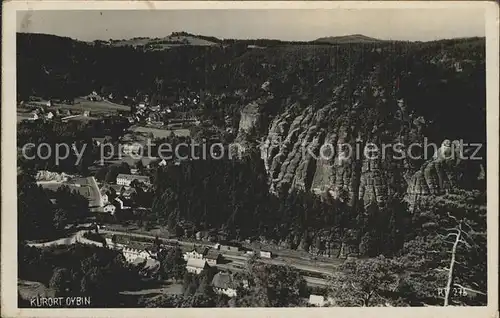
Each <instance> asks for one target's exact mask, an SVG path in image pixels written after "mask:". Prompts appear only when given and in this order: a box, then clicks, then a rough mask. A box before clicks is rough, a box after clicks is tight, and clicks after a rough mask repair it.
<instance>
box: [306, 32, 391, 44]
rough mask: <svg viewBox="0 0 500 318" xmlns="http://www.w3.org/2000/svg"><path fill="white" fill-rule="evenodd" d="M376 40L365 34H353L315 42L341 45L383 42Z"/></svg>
mask: <svg viewBox="0 0 500 318" xmlns="http://www.w3.org/2000/svg"><path fill="white" fill-rule="evenodd" d="M382 41H383V40H379V39H376V38H371V37H369V36H366V35H363V34H351V35H343V36H328V37H323V38H319V39H316V40H314V41H313V42H315V43H328V44H341V43H373V42H382Z"/></svg>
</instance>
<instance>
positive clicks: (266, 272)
mask: <svg viewBox="0 0 500 318" xmlns="http://www.w3.org/2000/svg"><path fill="white" fill-rule="evenodd" d="M251 268H252V272H251V273H250V279H251V280H252V281H253V285H254V288H252V290H251V291H250V292H249V294H247V295H244V296H242V297H239V299H238V300H237V303H238V304H239V305H240V306H248V305H249V306H257V307H288V306H293V305H295V306H297V305H299V304H301V301H302V297H304V295H305V293H306V282H305V280H304V278H303V277H302V276H301V274H300V272H299V271H298V270H297V269H295V268H292V267H289V266H278V265H268V264H262V263H259V264H254V265H253V266H252V267H251Z"/></svg>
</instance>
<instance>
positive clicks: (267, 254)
mask: <svg viewBox="0 0 500 318" xmlns="http://www.w3.org/2000/svg"><path fill="white" fill-rule="evenodd" d="M260 257H262V258H271V257H272V253H271V252H268V251H260Z"/></svg>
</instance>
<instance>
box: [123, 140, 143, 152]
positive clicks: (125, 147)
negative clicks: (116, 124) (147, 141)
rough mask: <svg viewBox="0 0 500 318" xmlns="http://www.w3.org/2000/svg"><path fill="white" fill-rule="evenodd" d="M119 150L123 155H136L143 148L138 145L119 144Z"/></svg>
mask: <svg viewBox="0 0 500 318" xmlns="http://www.w3.org/2000/svg"><path fill="white" fill-rule="evenodd" d="M120 148H121V150H122V153H123V154H124V155H130V154H132V153H133V154H137V153H139V151H140V150H141V149H142V148H143V146H142V145H141V144H140V143H136V142H135V143H130V144H121V145H120Z"/></svg>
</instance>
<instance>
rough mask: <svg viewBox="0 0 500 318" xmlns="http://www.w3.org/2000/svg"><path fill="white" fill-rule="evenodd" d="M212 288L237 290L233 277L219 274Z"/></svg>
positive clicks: (215, 276)
mask: <svg viewBox="0 0 500 318" xmlns="http://www.w3.org/2000/svg"><path fill="white" fill-rule="evenodd" d="M212 286H213V287H215V288H222V289H226V288H233V289H234V288H236V284H235V282H234V279H233V276H232V275H231V274H229V273H225V272H218V273H217V274H215V275H214V278H213V279H212Z"/></svg>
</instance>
